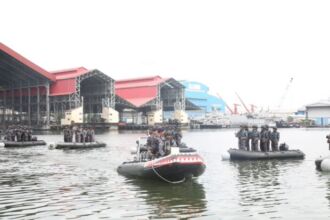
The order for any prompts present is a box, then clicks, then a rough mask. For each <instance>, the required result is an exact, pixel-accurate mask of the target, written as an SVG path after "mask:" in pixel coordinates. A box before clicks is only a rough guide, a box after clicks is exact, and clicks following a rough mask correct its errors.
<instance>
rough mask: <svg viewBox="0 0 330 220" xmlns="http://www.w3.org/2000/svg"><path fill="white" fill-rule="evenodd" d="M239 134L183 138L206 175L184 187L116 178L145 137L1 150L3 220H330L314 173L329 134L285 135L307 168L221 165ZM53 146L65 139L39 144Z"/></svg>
mask: <svg viewBox="0 0 330 220" xmlns="http://www.w3.org/2000/svg"><path fill="white" fill-rule="evenodd" d="M234 132H235V131H234V130H207V131H189V132H184V139H183V141H184V142H186V143H187V144H188V145H190V146H193V147H195V148H196V149H197V150H198V151H199V153H200V154H201V156H202V157H203V158H204V159H205V162H206V164H207V169H206V171H205V173H204V174H203V175H202V176H201V177H200V178H199V179H197V180H195V181H192V182H186V183H184V184H179V185H169V184H167V183H163V182H157V181H153V182H148V181H142V180H130V179H126V178H125V177H123V176H120V175H118V174H117V172H116V168H117V166H118V165H119V164H120V163H121V162H122V161H124V160H127V159H130V158H131V157H132V155H130V150H131V148H132V147H133V146H134V145H135V140H136V139H137V138H138V137H139V136H140V135H141V134H139V133H124V134H119V133H116V132H110V133H106V134H102V135H99V136H97V138H98V139H99V140H101V141H105V142H107V144H108V147H107V148H103V149H94V150H86V151H75V150H70V151H62V150H49V149H48V148H47V147H42V146H40V147H32V148H26V149H4V148H2V147H0V219H103V218H104V219H124V218H125V219H153V218H166V219H171V218H174V219H176V218H180V219H190V218H196V219H269V218H274V219H298V218H299V219H329V218H330V174H326V173H320V172H317V171H316V170H315V165H314V159H315V158H316V157H318V156H319V155H327V154H329V152H328V147H327V144H326V139H325V136H326V134H328V133H329V130H322V129H310V130H307V129H282V130H280V132H281V139H282V140H286V143H288V144H289V146H290V147H291V148H299V149H301V150H302V151H304V152H305V153H306V159H305V160H293V161H277V160H273V161H254V162H249V161H246V162H231V161H222V160H221V154H222V153H224V152H225V151H226V150H227V149H228V148H229V147H231V146H234V145H236V143H237V140H236V139H235V138H234ZM39 138H40V139H44V140H46V141H47V142H56V141H59V140H61V139H62V137H61V136H60V135H44V136H40V137H39Z"/></svg>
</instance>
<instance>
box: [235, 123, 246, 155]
mask: <svg viewBox="0 0 330 220" xmlns="http://www.w3.org/2000/svg"><path fill="white" fill-rule="evenodd" d="M243 130H244V126H243V125H240V129H239V131H238V132H236V134H235V136H236V137H237V139H238V149H240V150H243V144H242V133H243Z"/></svg>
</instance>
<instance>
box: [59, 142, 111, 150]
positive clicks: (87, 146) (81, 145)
mask: <svg viewBox="0 0 330 220" xmlns="http://www.w3.org/2000/svg"><path fill="white" fill-rule="evenodd" d="M105 146H106V143H104V142H87V143H75V142H60V143H57V144H56V145H55V149H92V148H100V147H105Z"/></svg>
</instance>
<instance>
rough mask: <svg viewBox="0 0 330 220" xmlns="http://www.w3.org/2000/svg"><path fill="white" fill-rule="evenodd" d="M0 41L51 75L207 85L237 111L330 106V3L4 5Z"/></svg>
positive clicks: (10, 0)
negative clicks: (87, 73)
mask: <svg viewBox="0 0 330 220" xmlns="http://www.w3.org/2000/svg"><path fill="white" fill-rule="evenodd" d="M0 8H1V13H0V22H1V28H0V41H1V42H2V43H4V44H6V45H7V46H9V47H11V48H12V49H14V50H16V51H17V52H19V53H20V54H22V55H23V56H25V57H26V58H28V59H30V60H31V61H33V62H34V63H36V64H37V65H39V66H41V67H43V68H44V69H46V70H49V71H51V70H58V69H66V68H71V67H78V66H84V67H86V68H89V69H93V68H97V69H99V70H101V71H102V72H104V73H106V74H108V75H109V76H111V77H112V78H114V79H122V78H129V77H142V76H152V75H160V76H163V77H174V78H175V79H177V80H182V79H185V80H193V81H199V82H202V83H205V84H206V85H208V86H209V87H210V90H211V93H213V94H215V93H217V92H218V93H219V94H221V96H222V97H223V98H224V99H225V100H226V101H227V102H228V104H230V105H232V104H233V103H239V100H238V99H237V97H236V96H235V92H238V93H239V94H240V96H241V97H242V98H243V99H244V101H245V102H246V103H247V104H252V103H253V104H255V105H257V106H258V107H259V108H261V106H263V107H264V108H268V106H269V107H270V108H275V107H277V106H278V105H279V103H280V100H281V97H282V96H283V94H284V93H285V88H286V87H287V84H288V83H289V81H290V78H291V77H293V78H294V79H293V82H292V84H291V86H290V88H289V89H288V92H287V95H286V97H285V100H284V102H283V105H282V109H296V108H299V107H301V106H303V105H305V104H309V103H312V102H316V101H319V100H320V99H327V98H328V97H330V94H329V90H330V1H303V0H298V1H289V0H284V1H280V0H276V1H266V0H261V1H247V0H244V1H235V0H230V1H219V0H217V1H207V0H202V1H193V0H188V1H179V0H174V1H169V0H167V1H156V0H150V1H137V0H134V1H124V0H120V1H109V0H104V1H97V0H91V1H83V0H77V1H73V0H71V1H68V0H56V1H44V0H40V1H37V0H29V1H24V0H22V1H17V0H1V1H0Z"/></svg>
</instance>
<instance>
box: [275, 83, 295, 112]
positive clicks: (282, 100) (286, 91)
mask: <svg viewBox="0 0 330 220" xmlns="http://www.w3.org/2000/svg"><path fill="white" fill-rule="evenodd" d="M292 81H293V77H291V78H290V80H289V82H288V84H287V85H286V87H285V89H284V92H283V94H282V96H281V99H280V102H279V103H278V106H277V109H278V110H280V109H281V107H282V104H283V102H284V100H285V98H286V95H287V94H288V91H289V88H290V86H291V84H292Z"/></svg>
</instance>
